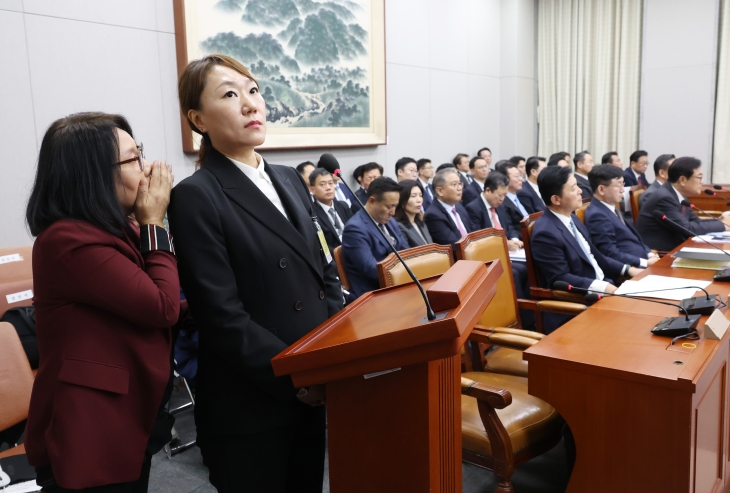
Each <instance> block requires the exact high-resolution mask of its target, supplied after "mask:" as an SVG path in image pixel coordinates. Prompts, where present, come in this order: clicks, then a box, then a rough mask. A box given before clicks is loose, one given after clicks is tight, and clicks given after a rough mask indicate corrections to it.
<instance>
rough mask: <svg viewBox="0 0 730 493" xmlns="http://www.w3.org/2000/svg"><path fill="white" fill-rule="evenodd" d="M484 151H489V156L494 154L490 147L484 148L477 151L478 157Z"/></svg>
mask: <svg viewBox="0 0 730 493" xmlns="http://www.w3.org/2000/svg"><path fill="white" fill-rule="evenodd" d="M482 151H489V154H491V153H492V150H491V149H490V148H489V147H482V148H481V149H479V150H478V151H477V156H478V155H479V154H481V153H482Z"/></svg>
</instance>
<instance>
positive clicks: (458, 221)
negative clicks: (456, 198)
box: [451, 207, 466, 236]
mask: <svg viewBox="0 0 730 493" xmlns="http://www.w3.org/2000/svg"><path fill="white" fill-rule="evenodd" d="M451 213H452V214H453V215H454V221H455V222H456V227H457V228H459V233H461V236H465V235H466V229H464V225H463V224H462V223H461V218H460V217H459V213H458V212H456V207H454V208H452V209H451Z"/></svg>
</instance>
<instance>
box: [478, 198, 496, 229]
mask: <svg viewBox="0 0 730 493" xmlns="http://www.w3.org/2000/svg"><path fill="white" fill-rule="evenodd" d="M479 210H480V211H481V213H482V216H484V217H485V218H486V219H487V222H486V224H489V226H488V227H489V228H493V227H494V224H493V223H492V218H491V217H490V215H489V209H487V206H486V205H485V204H484V201H483V200H480V201H479Z"/></svg>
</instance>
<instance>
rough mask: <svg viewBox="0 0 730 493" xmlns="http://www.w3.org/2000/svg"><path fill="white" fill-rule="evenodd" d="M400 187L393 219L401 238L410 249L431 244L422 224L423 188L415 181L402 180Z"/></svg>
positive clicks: (431, 241) (425, 228)
mask: <svg viewBox="0 0 730 493" xmlns="http://www.w3.org/2000/svg"><path fill="white" fill-rule="evenodd" d="M400 185H401V186H402V187H403V189H402V190H401V191H400V201H399V202H398V207H397V208H396V209H395V219H396V221H398V226H399V227H400V231H401V233H403V237H404V238H405V239H406V240H408V245H409V246H410V247H411V248H413V247H417V246H420V245H427V244H429V243H433V240H432V239H431V235H430V234H429V232H428V228H427V227H426V223H424V222H423V211H422V205H423V186H422V185H421V184H420V183H418V181H417V180H403V181H401V182H400Z"/></svg>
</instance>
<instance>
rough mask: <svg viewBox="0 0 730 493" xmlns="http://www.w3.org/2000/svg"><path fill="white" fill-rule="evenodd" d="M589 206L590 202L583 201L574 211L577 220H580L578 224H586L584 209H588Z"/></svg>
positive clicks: (587, 200) (588, 200)
mask: <svg viewBox="0 0 730 493" xmlns="http://www.w3.org/2000/svg"><path fill="white" fill-rule="evenodd" d="M589 205H591V200H590V199H583V203H582V204H581V206H580V207H578V209H577V210H576V211H575V215H576V216H578V219H580V222H582V223H583V224H585V223H586V209H588V206H589Z"/></svg>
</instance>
